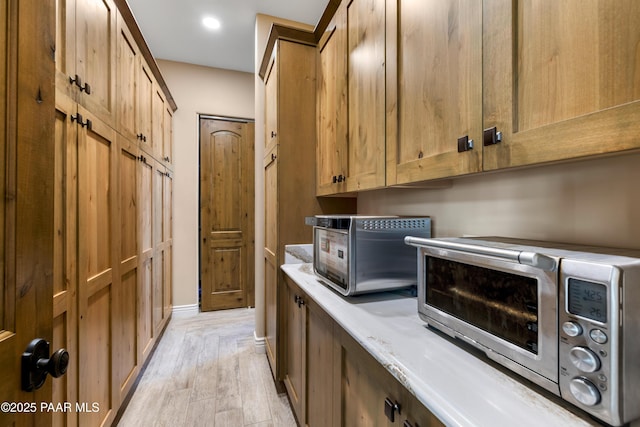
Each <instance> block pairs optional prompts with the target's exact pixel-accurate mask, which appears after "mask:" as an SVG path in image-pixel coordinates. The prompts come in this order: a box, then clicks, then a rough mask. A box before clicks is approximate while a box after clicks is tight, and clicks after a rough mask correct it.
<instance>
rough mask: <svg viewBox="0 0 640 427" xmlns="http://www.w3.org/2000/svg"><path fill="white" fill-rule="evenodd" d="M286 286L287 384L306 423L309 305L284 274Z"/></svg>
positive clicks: (285, 342) (291, 398)
mask: <svg viewBox="0 0 640 427" xmlns="http://www.w3.org/2000/svg"><path fill="white" fill-rule="evenodd" d="M285 283H286V286H284V287H283V291H284V296H283V300H284V301H285V304H284V307H283V308H284V314H285V316H284V318H285V319H286V322H285V334H286V335H285V336H286V338H285V339H283V340H282V341H281V342H282V343H283V345H284V346H285V349H284V351H283V353H284V354H285V355H286V367H285V372H284V385H285V387H286V389H287V393H288V395H289V401H290V402H291V406H292V407H293V412H294V413H295V415H296V418H297V419H298V422H299V424H300V425H304V424H305V370H306V354H305V350H306V345H305V343H306V339H307V337H306V319H307V316H306V307H305V304H304V298H303V297H304V296H303V294H302V292H300V291H299V289H298V287H297V286H295V285H293V284H292V283H291V282H290V281H289V280H288V279H286V278H285Z"/></svg>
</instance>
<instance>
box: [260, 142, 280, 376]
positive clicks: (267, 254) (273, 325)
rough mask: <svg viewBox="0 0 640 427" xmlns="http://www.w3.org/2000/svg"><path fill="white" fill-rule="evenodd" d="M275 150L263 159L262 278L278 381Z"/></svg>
mask: <svg viewBox="0 0 640 427" xmlns="http://www.w3.org/2000/svg"><path fill="white" fill-rule="evenodd" d="M277 152H278V147H277V146H274V148H273V149H272V150H271V151H270V152H268V153H267V155H266V157H265V160H264V204H265V214H264V219H265V224H264V226H265V237H264V270H265V271H264V275H265V283H264V288H265V344H266V350H267V357H268V359H269V362H270V365H271V370H272V371H273V372H274V376H276V378H277V379H278V373H277V372H276V371H277V369H276V367H277V348H276V342H277V330H278V277H279V274H278V268H279V264H278V256H277V254H278V159H277Z"/></svg>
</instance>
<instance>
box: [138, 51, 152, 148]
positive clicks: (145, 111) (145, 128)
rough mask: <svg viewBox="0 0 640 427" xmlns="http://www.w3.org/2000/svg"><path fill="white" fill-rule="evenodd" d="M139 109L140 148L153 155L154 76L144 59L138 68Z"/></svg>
mask: <svg viewBox="0 0 640 427" xmlns="http://www.w3.org/2000/svg"><path fill="white" fill-rule="evenodd" d="M138 67H139V68H138V78H137V83H138V108H137V111H136V125H137V127H136V138H137V139H138V140H139V141H140V146H141V147H142V148H143V149H144V150H145V151H147V152H148V153H149V154H152V153H153V148H152V146H151V142H152V141H151V122H152V117H153V116H152V105H153V99H154V93H153V81H154V80H153V74H151V69H150V68H149V67H148V66H147V63H146V61H144V60H143V59H142V58H141V59H140V63H139V66H138Z"/></svg>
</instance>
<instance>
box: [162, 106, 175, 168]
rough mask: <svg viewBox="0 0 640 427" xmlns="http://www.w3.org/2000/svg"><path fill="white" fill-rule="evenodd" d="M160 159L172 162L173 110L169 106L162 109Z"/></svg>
mask: <svg viewBox="0 0 640 427" xmlns="http://www.w3.org/2000/svg"><path fill="white" fill-rule="evenodd" d="M162 160H163V161H165V162H167V163H168V164H172V163H173V112H172V111H171V107H168V106H167V108H165V109H164V137H163V139H162Z"/></svg>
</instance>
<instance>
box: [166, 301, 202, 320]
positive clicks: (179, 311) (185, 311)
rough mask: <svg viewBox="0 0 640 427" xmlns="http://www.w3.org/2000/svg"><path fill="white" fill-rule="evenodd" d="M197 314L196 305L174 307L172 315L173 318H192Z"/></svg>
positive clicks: (198, 310)
mask: <svg viewBox="0 0 640 427" xmlns="http://www.w3.org/2000/svg"><path fill="white" fill-rule="evenodd" d="M199 312H200V309H199V308H198V304H187V305H174V306H173V313H172V314H173V316H174V317H192V316H196V315H197V314H198V313H199Z"/></svg>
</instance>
